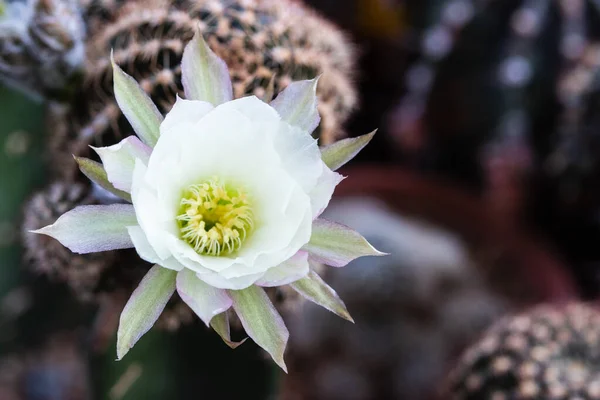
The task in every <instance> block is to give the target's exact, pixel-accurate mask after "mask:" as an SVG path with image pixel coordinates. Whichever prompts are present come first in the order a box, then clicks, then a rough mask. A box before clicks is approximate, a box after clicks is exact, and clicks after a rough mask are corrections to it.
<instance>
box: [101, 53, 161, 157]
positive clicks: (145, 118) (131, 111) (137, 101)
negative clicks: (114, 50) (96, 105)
mask: <svg viewBox="0 0 600 400" xmlns="http://www.w3.org/2000/svg"><path fill="white" fill-rule="evenodd" d="M111 62H112V66H113V80H114V90H115V99H116V100H117V104H119V108H120V109H121V111H122V112H123V114H124V115H125V117H126V118H127V120H128V121H129V123H130V124H131V126H132V127H133V130H134V131H135V133H136V134H137V135H138V136H139V137H140V139H142V140H143V141H144V143H146V144H147V145H148V146H154V145H155V144H156V142H157V141H158V136H159V132H160V131H159V127H160V123H161V122H162V120H163V116H162V114H161V113H160V111H158V108H156V105H155V104H154V103H153V102H152V100H151V99H150V97H149V96H148V95H147V94H146V92H144V89H142V88H141V87H140V85H139V84H138V83H137V82H136V80H135V79H133V78H132V77H131V76H129V75H127V74H126V73H125V72H123V70H122V69H121V68H120V67H119V66H118V65H117V64H116V63H115V60H114V59H113V58H112V54H111Z"/></svg>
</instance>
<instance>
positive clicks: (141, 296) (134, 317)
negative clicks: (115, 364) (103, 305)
mask: <svg viewBox="0 0 600 400" xmlns="http://www.w3.org/2000/svg"><path fill="white" fill-rule="evenodd" d="M175 276H176V272H175V271H171V270H169V269H165V268H162V267H160V266H158V265H155V266H154V267H152V268H151V269H150V271H148V273H147V274H146V276H144V278H143V279H142V281H141V282H140V284H139V286H138V287H137V288H136V289H135V290H134V291H133V294H132V295H131V297H130V298H129V301H128V302H127V304H126V305H125V308H124V309H123V312H122V313H121V318H120V320H119V330H118V332H117V360H120V359H122V358H123V357H124V356H125V354H127V352H128V351H129V349H131V348H132V347H133V346H134V345H135V344H136V343H137V341H138V340H139V339H140V338H141V337H142V336H143V335H144V334H145V333H146V332H148V330H149V329H150V328H152V325H154V323H155V322H156V320H157V319H158V317H159V316H160V314H161V313H162V311H163V310H164V308H165V306H166V305H167V302H168V301H169V299H170V298H171V296H172V295H173V293H174V292H175Z"/></svg>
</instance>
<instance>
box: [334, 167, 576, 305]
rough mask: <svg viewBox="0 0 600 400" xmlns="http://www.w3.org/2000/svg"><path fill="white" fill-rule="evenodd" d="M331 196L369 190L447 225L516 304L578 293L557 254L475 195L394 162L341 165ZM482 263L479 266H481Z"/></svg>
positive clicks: (406, 211)
mask: <svg viewBox="0 0 600 400" xmlns="http://www.w3.org/2000/svg"><path fill="white" fill-rule="evenodd" d="M341 172H342V174H343V175H345V176H348V178H347V179H345V180H344V181H343V182H342V183H341V184H340V185H339V187H338V189H337V190H336V196H338V197H342V196H357V195H360V196H365V195H371V196H375V197H378V198H380V199H382V200H384V201H386V202H387V203H388V204H389V205H390V206H391V207H393V208H394V209H396V210H398V211H399V212H400V213H403V214H409V215H412V216H415V217H419V218H421V219H423V220H425V221H428V222H430V223H433V224H437V225H439V226H442V227H445V228H447V229H450V230H452V231H454V232H456V233H458V234H459V235H461V236H462V237H463V239H465V241H466V242H467V243H468V244H469V245H470V246H471V247H472V248H473V249H474V252H475V254H478V255H480V256H482V257H484V258H485V259H486V260H485V262H483V263H481V265H486V267H485V268H486V271H484V272H485V274H486V276H488V278H489V279H490V281H491V283H492V284H493V285H494V286H496V287H499V288H500V290H503V291H504V292H505V294H506V295H507V296H509V298H510V299H511V301H515V300H516V303H517V304H515V306H527V305H531V304H536V303H539V302H548V301H555V302H564V301H568V300H573V299H576V298H577V297H578V293H577V288H576V285H575V283H574V281H573V278H572V276H571V275H570V274H569V272H568V268H567V266H566V265H565V264H564V263H563V262H562V261H561V260H560V257H559V256H558V255H557V254H556V253H554V252H553V251H552V249H551V248H550V247H549V246H548V245H547V244H546V243H544V241H543V240H541V239H540V238H538V237H536V236H535V235H534V234H532V233H531V232H528V231H527V229H526V228H525V227H523V226H519V225H518V224H516V223H514V222H513V219H511V218H508V217H506V216H505V215H503V214H502V212H500V211H499V210H498V209H497V208H495V207H494V206H493V205H491V204H490V203H489V202H487V201H486V200H485V199H483V198H481V197H478V196H477V195H476V194H473V193H469V192H467V191H465V190H461V189H459V188H457V187H456V186H451V185H450V184H447V183H443V182H441V181H436V180H433V179H429V178H427V177H424V176H422V175H419V174H415V173H413V172H408V171H406V170H403V169H401V168H397V167H382V166H361V167H353V168H345V169H343V170H342V171H341ZM482 268H483V267H482Z"/></svg>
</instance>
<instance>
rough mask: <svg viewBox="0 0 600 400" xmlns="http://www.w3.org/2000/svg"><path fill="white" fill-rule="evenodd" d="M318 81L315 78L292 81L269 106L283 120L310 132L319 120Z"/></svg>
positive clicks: (317, 124)
mask: <svg viewBox="0 0 600 400" xmlns="http://www.w3.org/2000/svg"><path fill="white" fill-rule="evenodd" d="M318 81H319V79H318V78H317V79H313V80H310V81H298V82H292V83H291V84H290V85H289V86H288V87H287V88H286V89H285V90H284V91H283V92H281V93H280V94H279V95H278V96H277V98H276V99H275V100H273V101H272V102H271V106H273V108H275V109H276V110H277V112H278V113H279V115H281V118H282V119H283V120H284V121H287V122H289V123H290V124H291V125H294V126H297V127H299V128H301V129H302V130H304V131H306V132H308V133H312V131H314V130H315V129H316V128H317V126H319V122H320V121H321V117H320V116H319V111H318V109H317V103H318V99H317V83H318Z"/></svg>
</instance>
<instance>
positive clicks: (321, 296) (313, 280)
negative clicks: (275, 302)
mask: <svg viewBox="0 0 600 400" xmlns="http://www.w3.org/2000/svg"><path fill="white" fill-rule="evenodd" d="M290 286H291V287H292V288H293V289H294V290H295V291H297V292H298V293H300V294H301V295H302V296H304V297H305V298H306V299H307V300H310V301H312V302H313V303H315V304H318V305H320V306H321V307H323V308H326V309H327V310H329V311H331V312H332V313H334V314H337V315H339V316H340V317H342V318H344V319H345V320H348V321H350V322H352V323H353V322H354V320H353V319H352V317H351V316H350V313H349V312H348V310H347V309H346V305H345V304H344V302H343V301H342V299H340V297H339V296H338V295H337V293H336V292H335V290H333V289H332V288H331V287H330V286H329V285H328V284H326V283H325V281H323V279H321V277H320V276H319V275H318V274H317V273H316V272H315V271H310V273H309V274H308V276H307V277H306V278H303V279H300V280H299V281H296V282H294V283H292V284H291V285H290Z"/></svg>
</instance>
